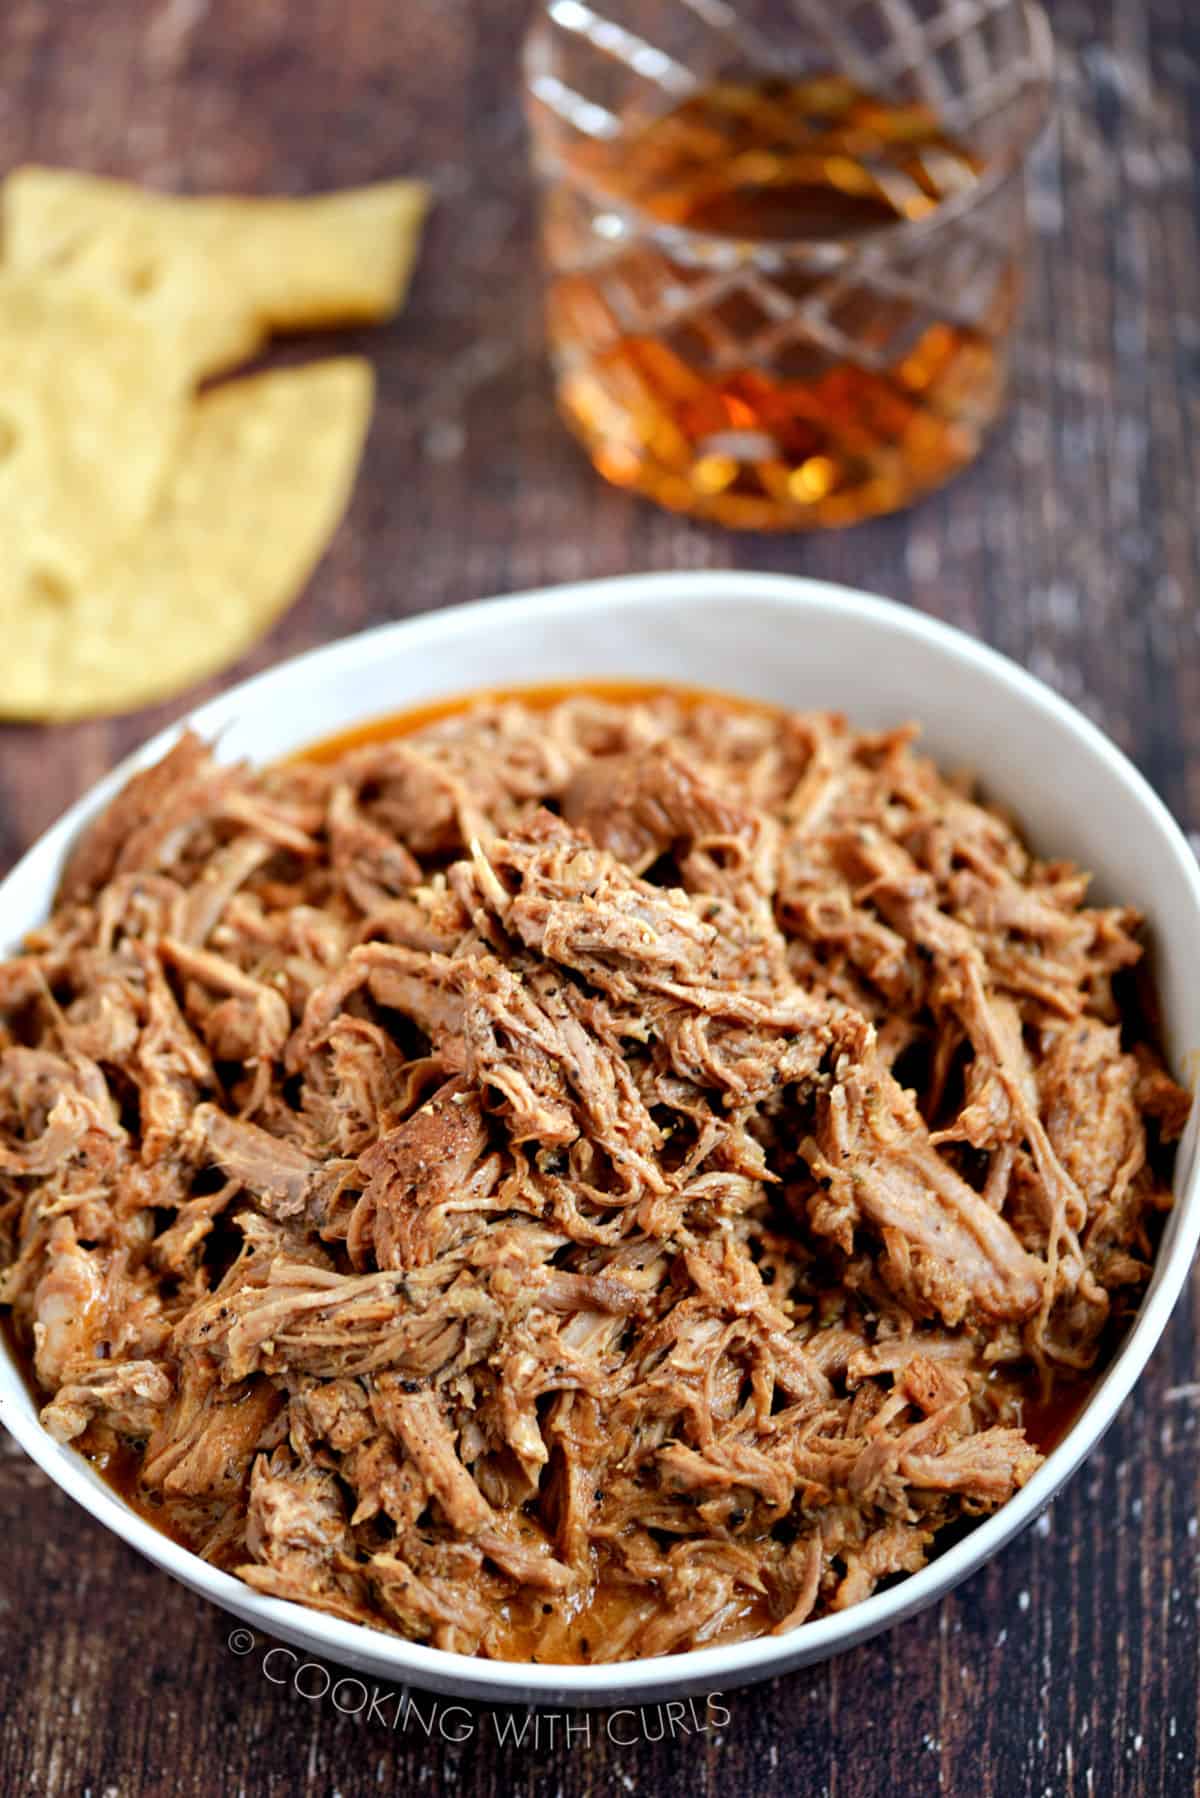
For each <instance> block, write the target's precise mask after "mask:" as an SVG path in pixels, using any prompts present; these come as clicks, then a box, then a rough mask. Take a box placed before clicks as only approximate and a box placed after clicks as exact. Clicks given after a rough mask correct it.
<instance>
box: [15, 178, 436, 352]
mask: <svg viewBox="0 0 1200 1798" xmlns="http://www.w3.org/2000/svg"><path fill="white" fill-rule="evenodd" d="M428 197H429V196H428V190H427V189H426V188H425V187H424V186H423V185H422V184H421V183H420V182H416V181H384V182H379V183H377V184H376V185H374V186H371V187H361V188H347V189H345V190H343V191H342V192H340V193H332V194H320V195H316V196H314V197H311V198H306V199H294V200H293V199H241V198H235V197H229V198H225V197H219V196H216V197H206V198H194V199H193V198H181V199H178V198H171V197H168V196H165V195H162V194H154V193H148V192H146V191H145V190H144V189H142V188H140V187H135V186H132V185H131V184H129V183H127V182H124V181H113V180H110V179H108V178H106V177H103V176H99V175H86V174H80V173H77V172H76V171H74V170H71V169H52V168H41V167H37V166H33V165H30V166H27V167H25V168H19V169H15V170H14V171H13V172H12V174H10V175H9V176H8V178H7V180H6V181H5V182H4V185H3V190H2V195H0V205H2V209H3V227H4V254H5V259H6V261H7V262H8V264H9V265H10V266H12V267H15V268H39V269H45V268H53V269H55V270H57V271H58V272H59V273H61V274H63V275H67V274H70V275H71V276H72V278H73V279H76V280H78V281H81V282H82V283H84V284H85V285H87V286H89V287H99V288H102V289H103V290H104V291H105V292H107V293H112V292H114V291H115V292H117V293H119V294H120V295H121V296H122V297H123V298H125V299H130V300H132V301H133V303H134V304H135V305H137V306H139V307H141V308H142V309H143V310H144V311H145V312H146V313H147V314H148V315H150V316H151V317H153V318H154V320H155V321H156V322H157V323H158V324H159V325H160V327H162V328H163V329H165V330H167V331H168V332H169V333H170V334H171V335H172V336H173V338H174V339H175V342H176V344H177V346H178V348H177V352H176V353H177V355H178V356H179V357H180V359H181V361H182V362H183V363H184V364H185V365H186V367H187V368H188V370H189V372H190V374H191V375H192V377H193V378H194V379H200V378H202V377H203V376H205V375H212V374H218V373H220V372H221V371H222V370H226V369H229V368H233V367H235V366H236V365H237V364H238V363H239V362H243V361H245V359H246V358H247V357H248V356H250V355H252V354H253V353H254V351H255V350H256V349H257V348H258V347H259V346H260V345H261V344H262V342H263V341H264V339H265V338H266V336H267V335H268V334H269V333H270V332H271V331H273V330H279V331H295V330H309V329H319V328H323V327H325V326H333V325H342V324H355V323H369V322H372V321H374V320H377V319H383V318H388V317H390V316H391V315H392V314H393V313H394V312H395V311H397V309H398V308H399V306H400V304H401V301H402V300H403V298H404V293H405V290H406V288H407V285H408V278H409V274H410V272H411V269H412V264H413V261H414V259H415V256H416V249H417V241H418V238H419V236H420V230H421V221H422V219H423V218H424V215H425V210H426V207H427V204H428Z"/></svg>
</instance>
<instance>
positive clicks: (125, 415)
mask: <svg viewBox="0 0 1200 1798" xmlns="http://www.w3.org/2000/svg"><path fill="white" fill-rule="evenodd" d="M185 403H186V395H185V393H184V392H183V391H182V390H181V386H180V381H179V377H178V373H177V371H176V370H175V368H174V366H173V363H172V359H171V356H170V351H169V346H168V345H167V344H165V343H164V342H163V341H162V339H161V338H160V337H159V336H158V334H157V333H156V332H155V331H153V330H152V329H150V328H149V327H148V326H147V325H145V324H144V323H143V322H141V321H139V320H138V319H137V318H136V317H134V316H133V315H132V314H131V312H130V310H129V308H128V307H124V306H121V305H120V304H118V303H117V302H115V301H112V300H108V299H105V298H104V297H103V296H102V295H100V294H98V293H89V292H84V291H80V290H78V289H74V288H71V287H64V286H63V284H62V283H61V282H59V281H56V280H54V279H53V278H52V277H47V276H45V275H40V274H26V275H19V274H18V275H14V274H9V273H7V272H4V271H0V545H2V550H0V596H4V595H11V594H13V593H15V592H23V591H25V590H27V588H28V587H29V586H30V584H31V583H32V584H33V585H34V586H40V587H42V588H44V589H45V590H46V591H47V592H55V591H57V590H58V589H59V588H61V587H63V586H64V585H66V586H70V585H72V584H73V583H75V582H77V581H79V580H81V579H82V578H83V576H84V575H85V573H86V572H87V570H88V569H89V568H91V567H92V565H93V564H94V563H95V561H96V559H97V557H99V556H102V555H105V554H107V553H108V552H109V551H110V550H111V549H112V548H113V547H114V545H116V544H118V543H120V542H122V541H123V540H124V539H125V538H127V537H129V536H130V535H131V534H132V533H133V532H135V531H136V530H137V529H138V528H139V527H140V526H141V525H142V524H143V523H144V521H145V519H146V518H147V517H148V516H149V513H150V511H151V508H152V506H153V505H154V503H155V501H156V500H157V498H158V494H159V491H160V488H161V485H162V482H163V479H164V475H165V471H166V467H167V464H168V461H169V458H170V456H171V454H172V452H173V450H174V447H175V442H176V438H177V435H178V430H179V425H180V420H181V418H182V415H183V411H184V407H185Z"/></svg>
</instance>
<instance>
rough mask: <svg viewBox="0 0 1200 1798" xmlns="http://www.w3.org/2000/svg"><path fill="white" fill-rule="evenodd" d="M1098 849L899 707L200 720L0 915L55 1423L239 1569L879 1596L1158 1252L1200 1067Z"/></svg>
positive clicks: (468, 1582) (1073, 1365)
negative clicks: (1159, 1007) (1168, 1029)
mask: <svg viewBox="0 0 1200 1798" xmlns="http://www.w3.org/2000/svg"><path fill="white" fill-rule="evenodd" d="M1085 889H1086V879H1085V877H1084V876H1083V875H1081V874H1080V873H1079V872H1078V871H1077V870H1075V869H1074V868H1072V867H1070V866H1068V865H1067V864H1066V863H1063V862H1045V861H1039V860H1037V859H1035V858H1034V856H1033V855H1032V854H1031V853H1030V852H1029V850H1027V849H1026V847H1025V846H1024V845H1023V843H1022V841H1021V839H1020V837H1019V836H1018V834H1017V833H1016V831H1015V829H1014V828H1013V826H1012V825H1011V823H1010V822H1009V821H1008V820H1007V819H1006V818H1004V817H1003V816H1002V815H1000V814H999V813H998V812H997V811H995V810H993V809H990V808H988V807H987V806H985V805H983V804H981V803H980V802H979V801H978V800H977V799H976V798H975V797H973V796H972V793H971V791H970V789H969V786H968V784H967V783H965V782H963V781H953V780H948V779H946V778H944V777H943V776H942V775H941V774H940V773H939V772H938V771H937V769H936V768H935V767H934V766H933V765H932V764H931V763H930V762H929V761H928V760H926V759H923V758H922V757H921V756H920V755H918V753H917V752H916V750H915V748H914V745H913V732H912V731H911V730H909V729H903V730H897V731H893V732H889V733H883V734H875V735H871V734H863V733H855V732H854V731H852V730H850V729H849V728H848V727H847V725H846V724H845V723H844V722H843V721H842V720H840V719H839V718H836V717H830V716H817V715H813V716H784V715H780V714H773V713H767V712H765V711H761V710H754V709H750V708H740V707H737V706H735V705H732V704H718V703H716V702H701V703H696V702H693V701H687V700H684V699H681V698H678V697H673V696H669V695H664V696H660V697H653V698H647V699H636V700H635V699H632V698H630V699H628V700H623V701H618V700H615V699H604V698H601V697H594V696H588V695H586V694H578V695H575V696H572V697H569V698H566V699H562V700H559V701H558V702H556V703H553V704H543V705H537V704H533V703H523V702H521V701H518V700H501V701H493V702H487V703H481V704H479V705H477V706H475V707H474V708H472V709H469V710H467V711H465V712H462V713H459V714H458V715H455V716H451V717H448V718H446V719H443V720H441V721H439V722H436V723H433V724H427V725H426V726H425V727H423V728H421V729H419V730H417V731H416V732H415V733H413V734H408V735H399V734H397V735H395V736H393V737H391V738H386V739H381V740H377V741H373V742H370V743H368V744H366V745H365V746H359V747H355V748H349V749H346V750H344V751H343V752H341V753H337V754H334V755H331V756H326V757H325V758H324V759H319V760H309V761H297V762H294V763H291V764H288V765H286V766H282V767H276V768H269V769H265V770H261V771H255V770H252V769H249V768H246V767H229V766H221V765H219V764H218V763H217V762H216V761H214V759H213V757H212V755H211V754H210V751H209V749H208V748H207V747H206V745H204V744H203V743H201V742H200V741H198V740H197V739H196V738H195V737H193V736H190V735H185V736H183V737H182V738H181V739H180V740H179V742H178V743H177V745H176V746H175V748H174V749H173V750H172V751H171V752H170V754H169V755H168V756H167V757H166V758H165V759H164V760H163V761H162V762H160V763H159V764H158V765H157V766H156V767H154V768H151V769H149V770H148V771H146V772H144V773H142V774H139V775H138V776H136V777H135V778H134V779H133V780H132V781H131V782H130V783H129V784H128V786H127V787H126V788H125V790H124V791H123V792H122V793H121V794H120V795H119V796H118V797H117V798H116V799H115V800H114V801H113V803H112V804H111V805H110V806H109V807H108V809H107V810H106V811H105V812H104V814H103V815H102V816H101V817H100V818H99V819H98V820H97V821H96V822H94V823H93V824H92V825H91V826H90V827H89V829H88V830H87V831H86V832H85V833H84V835H83V837H82V839H81V840H80V842H79V844H78V846H77V847H76V849H75V851H74V853H73V855H72V857H71V859H70V862H69V865H68V867H67V869H66V872H65V874H64V877H63V881H62V886H61V891H60V894H59V897H58V902H57V905H56V908H55V910H54V913H53V916H52V917H51V918H50V920H49V922H48V923H47V924H46V925H45V926H44V927H43V928H41V929H40V930H38V931H37V932H35V934H34V935H33V936H32V937H31V938H30V939H29V941H28V943H27V945H26V946H25V949H24V951H23V952H22V953H21V954H19V955H16V956H14V957H13V958H12V959H11V960H9V961H8V962H7V963H5V964H3V966H0V1230H2V1236H0V1249H2V1251H3V1253H2V1263H3V1267H4V1272H3V1274H2V1275H0V1299H2V1301H3V1303H4V1304H6V1305H7V1306H9V1307H10V1308H11V1315H12V1319H13V1323H14V1327H15V1330H16V1333H17V1336H18V1338H19V1340H20V1342H21V1344H22V1345H23V1347H24V1349H25V1350H26V1351H27V1354H28V1357H29V1362H30V1366H31V1374H32V1378H33V1379H34V1380H35V1381H36V1384H37V1386H38V1388H39V1389H40V1391H41V1393H42V1394H43V1397H44V1405H45V1408H44V1410H43V1413H42V1416H43V1421H44V1423H45V1426H46V1428H47V1429H48V1430H50V1431H51V1433H52V1434H53V1435H54V1436H55V1437H57V1438H58V1439H59V1440H60V1441H64V1442H73V1443H75V1444H76V1445H77V1446H78V1447H79V1448H80V1449H81V1450H82V1451H83V1452H84V1453H86V1454H88V1455H90V1456H91V1457H92V1458H93V1459H94V1460H95V1461H96V1462H97V1463H98V1464H100V1465H101V1466H105V1467H107V1468H109V1470H110V1471H111V1472H112V1473H113V1474H114V1476H116V1475H117V1474H121V1475H122V1477H123V1478H124V1481H125V1486H126V1489H127V1490H128V1492H129V1495H130V1496H131V1498H132V1499H133V1501H134V1502H135V1503H137V1504H138V1505H139V1506H140V1507H141V1508H142V1509H143V1510H144V1511H145V1512H146V1514H147V1515H149V1516H152V1517H153V1518H154V1519H155V1520H156V1521H158V1522H159V1523H160V1524H161V1525H162V1526H163V1527H164V1528H166V1529H169V1530H170V1531H172V1532H173V1533H174V1534H175V1535H176V1536H177V1537H179V1538H180V1539H181V1540H183V1541H185V1542H187V1543H188V1544H189V1545H191V1546H192V1547H194V1548H195V1549H196V1550H197V1551H198V1552H199V1553H201V1554H203V1555H206V1556H208V1557H209V1558H210V1559H212V1560H214V1561H215V1562H217V1563H219V1564H220V1565H222V1566H224V1567H227V1568H230V1569H233V1570H235V1571H236V1572H238V1573H239V1574H240V1575H241V1577H242V1578H243V1579H245V1580H246V1581H248V1582H249V1583H250V1584H251V1585H253V1586H254V1587H256V1588H257V1589H258V1590H260V1591H262V1592H266V1593H271V1594H273V1595H275V1596H278V1597H284V1598H290V1599H294V1600H296V1601H297V1602H299V1603H301V1604H307V1605H311V1606H315V1607H317V1608H319V1609H322V1610H325V1611H329V1612H331V1613H333V1614H334V1615H336V1616H339V1617H343V1618H349V1619H351V1620H355V1621H358V1622H362V1623H365V1624H369V1625H372V1626H373V1627H376V1628H383V1629H390V1630H394V1631H398V1632H400V1633H402V1634H404V1635H406V1636H409V1637H412V1638H414V1639H416V1640H420V1641H425V1642H429V1643H433V1644H435V1645H437V1646H440V1647H442V1648H447V1649H456V1650H460V1651H463V1652H466V1653H479V1654H484V1655H491V1656H501V1657H510V1658H537V1659H541V1660H593V1661H600V1660H619V1659H624V1658H627V1657H631V1656H636V1655H657V1654H665V1653H669V1652H672V1651H675V1650H680V1649H686V1648H691V1647H697V1646H701V1645H705V1644H709V1643H714V1642H718V1641H730V1640H736V1639H738V1638H740V1637H745V1636H750V1635H756V1634H761V1633H764V1632H769V1631H784V1630H789V1629H792V1628H794V1627H796V1626H797V1625H798V1624H801V1623H803V1622H804V1621H805V1620H806V1619H808V1618H811V1617H816V1616H820V1615H822V1614H824V1613H827V1612H829V1611H833V1610H837V1609H840V1608H842V1607H844V1606H846V1605H849V1604H853V1603H856V1602H857V1601H858V1600H860V1599H862V1598H864V1597H866V1596H867V1595H868V1594H869V1593H870V1592H871V1591H873V1590H874V1589H875V1588H876V1587H877V1586H878V1585H879V1583H880V1582H881V1581H886V1580H889V1579H892V1578H895V1577H896V1576H899V1575H902V1574H904V1573H906V1572H909V1571H911V1570H913V1569H915V1568H918V1567H920V1566H921V1565H922V1564H923V1563H924V1562H925V1560H926V1558H927V1557H928V1555H929V1554H930V1553H931V1551H933V1550H934V1548H935V1546H936V1543H937V1539H938V1536H939V1533H940V1532H942V1531H943V1530H946V1529H947V1528H949V1527H951V1526H954V1525H958V1524H961V1523H962V1522H963V1521H964V1520H967V1519H970V1518H973V1517H977V1516H979V1515H982V1514H983V1513H986V1512H988V1511H991V1510H993V1509H995V1508H996V1507H997V1506H998V1505H1001V1504H1003V1503H1004V1502H1005V1501H1006V1499H1008V1498H1009V1497H1010V1496H1011V1495H1012V1493H1013V1492H1014V1491H1016V1490H1017V1488H1018V1487H1020V1486H1021V1485H1022V1484H1023V1483H1024V1481H1026V1480H1027V1479H1028V1478H1029V1476H1030V1474H1031V1473H1032V1472H1033V1470H1034V1468H1035V1467H1036V1466H1037V1464H1038V1461H1039V1456H1040V1447H1039V1439H1038V1437H1037V1435H1036V1432H1031V1430H1030V1429H1029V1428H1028V1427H1027V1426H1028V1425H1029V1424H1030V1420H1031V1419H1032V1418H1033V1417H1034V1415H1035V1414H1036V1415H1039V1416H1044V1415H1046V1414H1047V1410H1048V1407H1049V1408H1052V1407H1053V1405H1054V1403H1055V1401H1056V1400H1059V1399H1062V1398H1063V1395H1068V1396H1070V1395H1074V1394H1077V1393H1078V1392H1079V1391H1080V1390H1081V1389H1082V1388H1081V1387H1080V1384H1079V1382H1080V1381H1081V1379H1082V1378H1084V1377H1086V1375H1087V1374H1088V1372H1089V1370H1092V1369H1094V1368H1095V1367H1096V1365H1097V1363H1098V1362H1099V1361H1100V1360H1101V1359H1102V1358H1103V1357H1104V1355H1105V1354H1107V1353H1108V1352H1109V1351H1110V1349H1111V1346H1112V1344H1113V1342H1114V1339H1115V1337H1116V1335H1117V1334H1118V1333H1119V1329H1120V1327H1121V1324H1122V1321H1123V1320H1124V1319H1126V1318H1127V1317H1128V1316H1129V1314H1130V1313H1131V1312H1132V1310H1133V1309H1134V1308H1135V1307H1136V1305H1137V1303H1138V1299H1139V1295H1140V1293H1141V1290H1142V1288H1143V1287H1144V1285H1145V1283H1146V1281H1147V1279H1148V1277H1149V1274H1150V1268H1151V1261H1152V1257H1153V1252H1154V1242H1155V1227H1156V1219H1157V1217H1158V1214H1159V1213H1160V1212H1161V1211H1162V1210H1163V1209H1164V1208H1165V1207H1166V1206H1167V1205H1168V1204H1169V1172H1170V1168H1169V1151H1167V1150H1165V1148H1164V1145H1165V1144H1166V1143H1168V1142H1169V1140H1170V1139H1171V1138H1173V1137H1174V1136H1175V1135H1177V1134H1178V1133H1179V1131H1180V1129H1181V1128H1182V1125H1183V1122H1184V1119H1185V1118H1186V1115H1187V1110H1188V1095H1187V1094H1186V1093H1184V1092H1183V1091H1182V1090H1181V1089H1180V1088H1179V1087H1177V1086H1176V1085H1175V1083H1174V1082H1173V1081H1172V1080H1171V1078H1170V1076H1169V1074H1168V1073H1167V1071H1166V1069H1165V1068H1164V1067H1163V1065H1162V1063H1161V1060H1160V1058H1159V1056H1158V1054H1157V1052H1156V1050H1155V1048H1154V1046H1153V1032H1152V1029H1151V1028H1150V1026H1149V1024H1148V1023H1147V1021H1146V1018H1147V1013H1146V1012H1145V1010H1144V1005H1143V1001H1142V999H1140V998H1139V996H1138V989H1137V987H1136V984H1135V982H1134V980H1133V978H1132V975H1131V970H1132V969H1133V967H1134V964H1135V963H1136V962H1137V961H1138V958H1139V955H1140V953H1141V951H1140V947H1139V942H1138V924H1139V920H1138V919H1137V918H1136V917H1135V916H1134V915H1133V914H1132V913H1131V912H1130V911H1129V910H1127V909H1122V908H1115V909H1113V908H1107V909H1095V908H1092V907H1089V906H1088V905H1087V904H1086V903H1085ZM1042 1446H1044V1444H1042Z"/></svg>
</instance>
